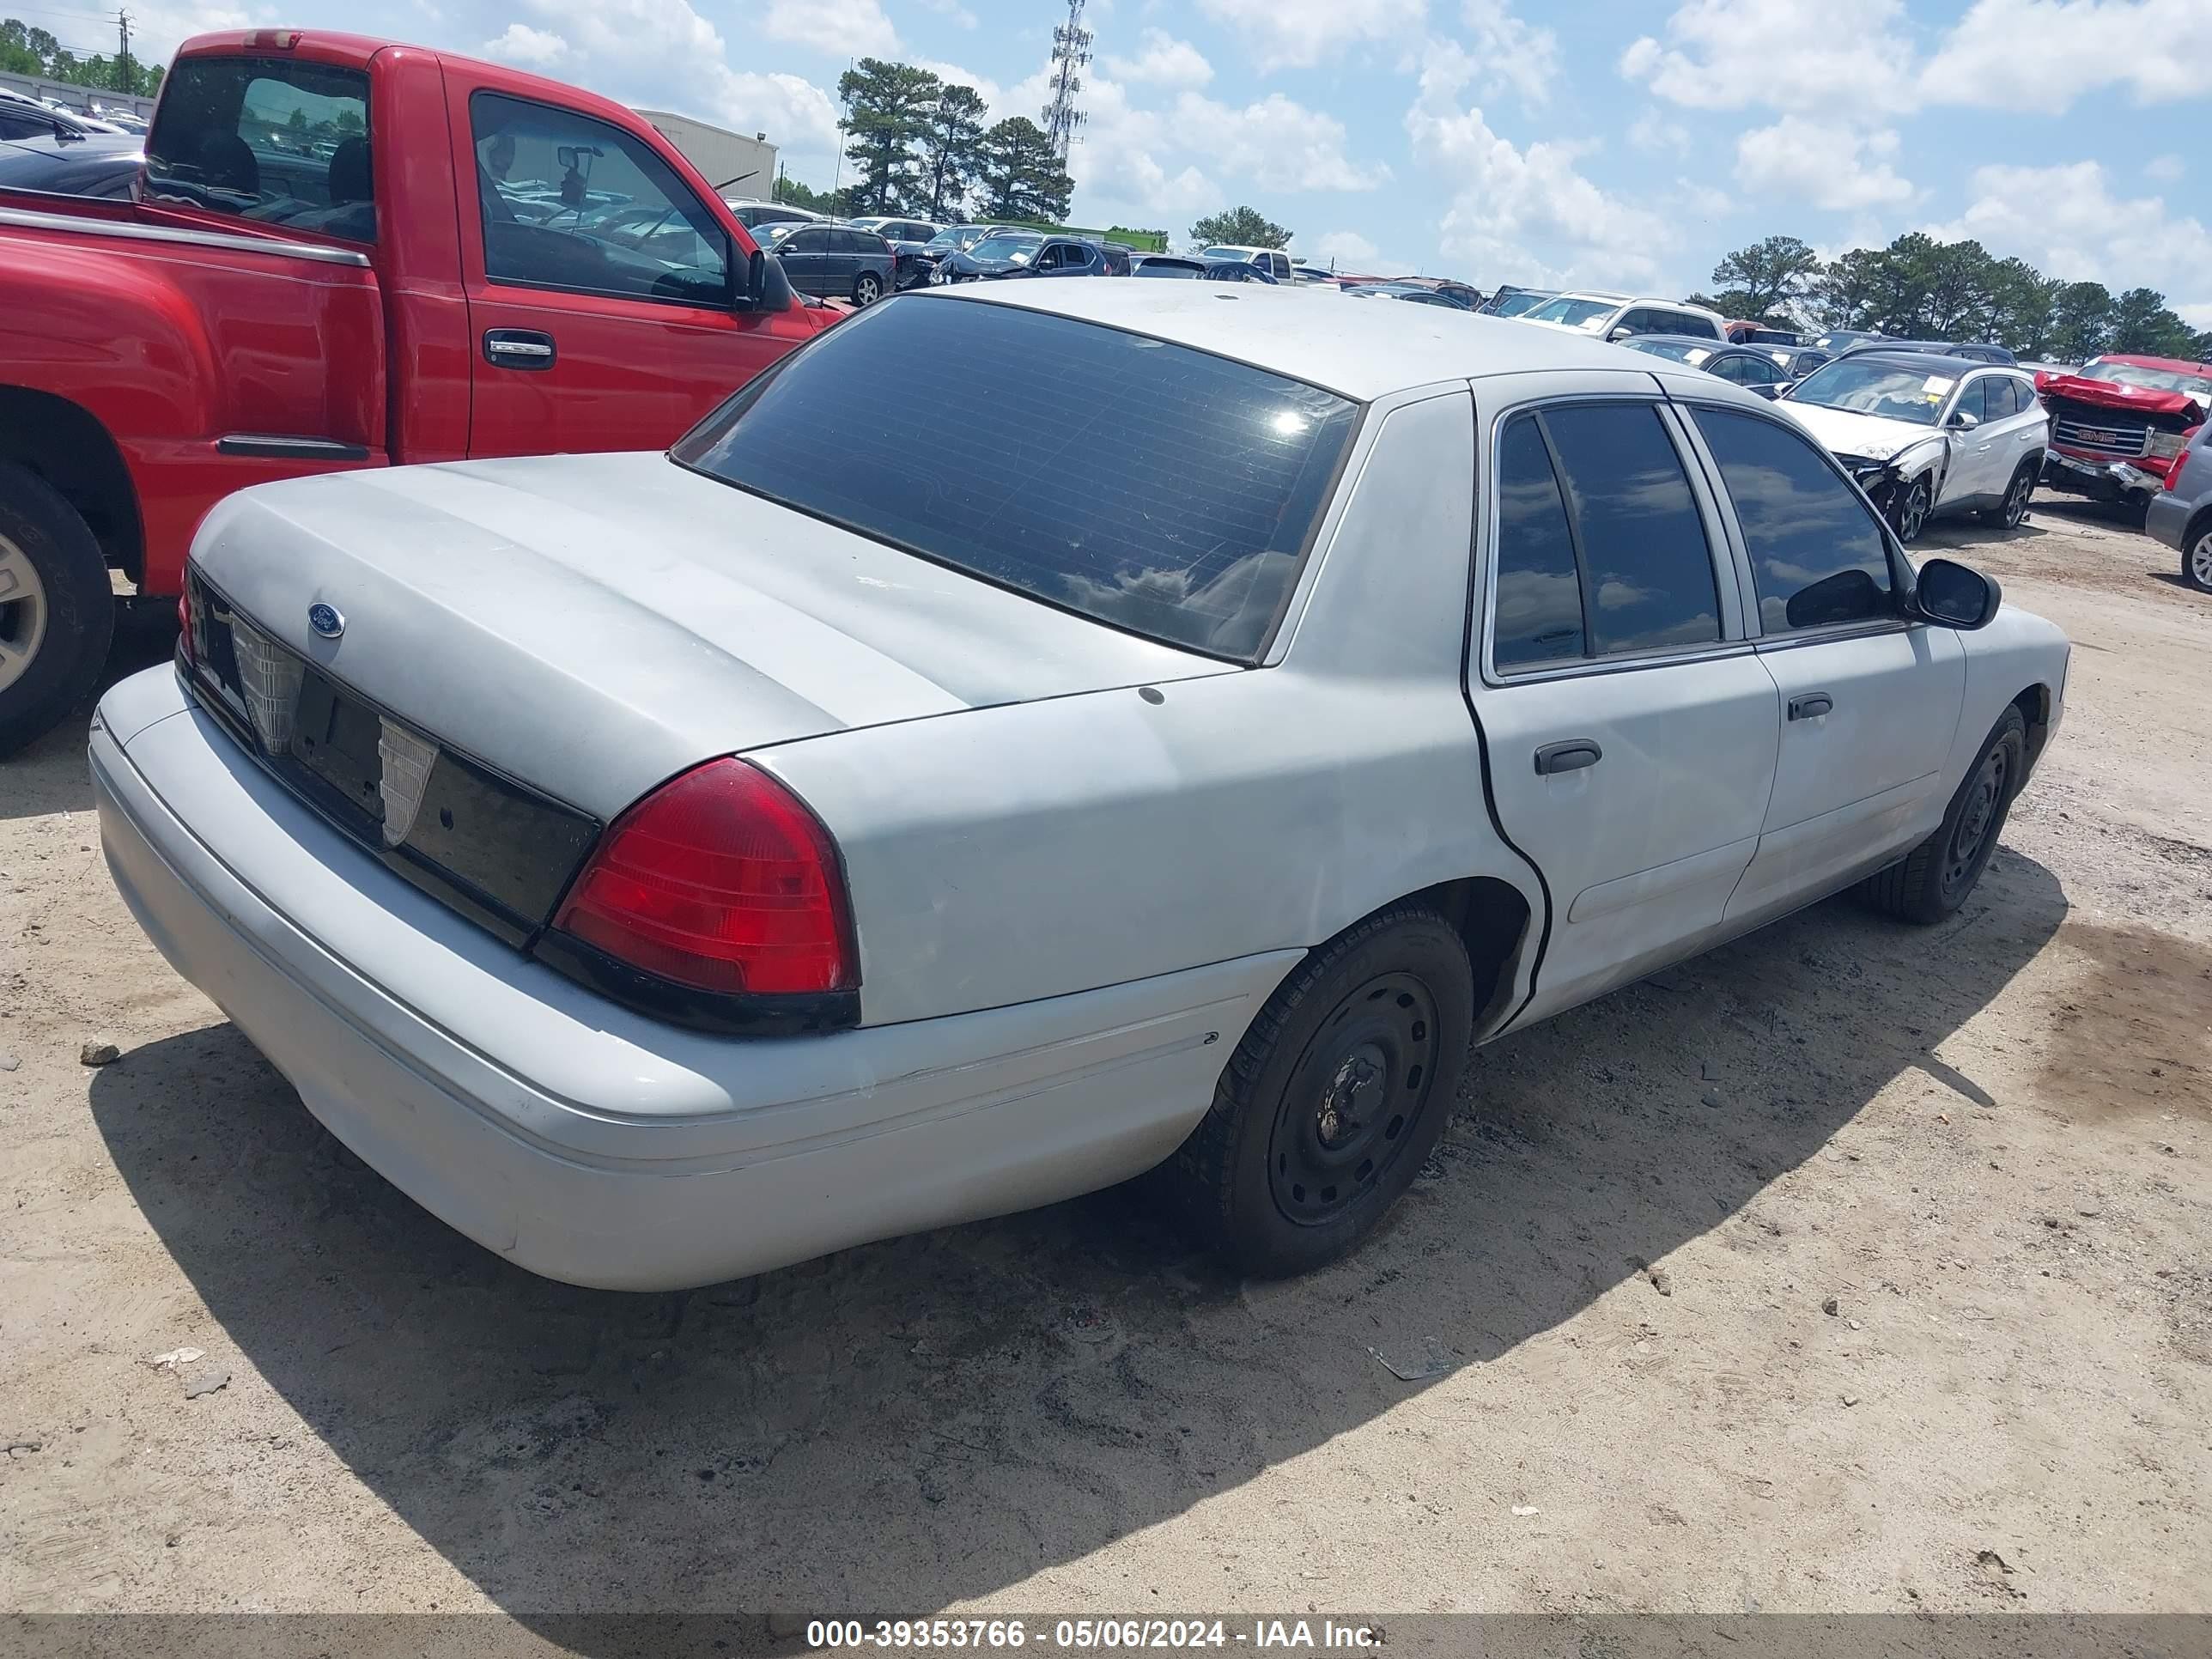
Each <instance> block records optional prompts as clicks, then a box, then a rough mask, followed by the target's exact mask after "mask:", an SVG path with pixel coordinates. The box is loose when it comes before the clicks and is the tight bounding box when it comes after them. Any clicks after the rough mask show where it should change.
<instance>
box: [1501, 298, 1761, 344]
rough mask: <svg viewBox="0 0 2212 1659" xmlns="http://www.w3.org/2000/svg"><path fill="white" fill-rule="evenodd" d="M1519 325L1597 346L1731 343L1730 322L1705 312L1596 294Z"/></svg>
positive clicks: (1559, 303) (1563, 302) (1540, 311)
mask: <svg viewBox="0 0 2212 1659" xmlns="http://www.w3.org/2000/svg"><path fill="white" fill-rule="evenodd" d="M1514 320H1515V321H1516V322H1522V323H1542V324H1543V325H1546V326H1547V327H1548V328H1563V329H1565V330H1567V331H1569V332H1571V333H1574V334H1585V335H1588V336H1589V337H1590V338H1592V339H1594V340H1626V339H1631V338H1632V337H1635V336H1636V335H1638V334H1688V335H1692V336H1694V337H1697V338H1699V339H1701V340H1703V339H1714V340H1725V339H1727V338H1728V325H1727V324H1728V319H1726V318H1724V317H1723V316H1722V315H1721V314H1720V313H1718V312H1715V311H1707V310H1706V309H1705V307H1702V306H1687V305H1684V304H1682V303H1681V301H1679V300H1650V299H1639V298H1638V297H1637V296H1636V295H1630V294H1601V293H1599V292H1597V291H1595V290H1594V289H1593V290H1585V291H1581V292H1576V293H1570V294H1562V295H1559V298H1557V299H1556V300H1547V301H1544V303H1543V304H1542V305H1540V306H1538V307H1536V308H1535V309H1534V311H1531V312H1528V313H1526V314H1524V315H1522V316H1520V317H1516V319H1514Z"/></svg>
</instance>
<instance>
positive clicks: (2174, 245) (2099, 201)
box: [1928, 161, 2212, 319]
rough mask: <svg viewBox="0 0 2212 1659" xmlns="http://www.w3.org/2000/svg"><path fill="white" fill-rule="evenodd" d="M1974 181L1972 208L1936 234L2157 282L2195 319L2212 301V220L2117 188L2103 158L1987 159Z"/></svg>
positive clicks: (2106, 275) (2067, 273)
mask: <svg viewBox="0 0 2212 1659" xmlns="http://www.w3.org/2000/svg"><path fill="white" fill-rule="evenodd" d="M1970 187H1971V189H1972V194H1973V199H1972V202H1971V203H1970V204H1968V206H1967V208H1966V211H1965V212H1964V213H1962V214H1961V215H1960V216H1959V217H1958V218H1956V219H1954V220H1953V221H1951V222H1950V223H1948V224H1945V225H1931V226H1929V227H1928V232H1929V234H1930V235H1932V236H1937V237H1940V238H1942V240H1945V241H1957V240H1960V238H1962V237H1968V236H1971V237H1972V238H1974V239H1975V240H1977V241H1978V242H1980V243H1981V244H1982V246H1984V247H1986V248H1988V249H1989V250H1990V252H1992V253H1996V254H2000V255H2007V254H2018V255H2019V256H2020V257H2021V258H2024V259H2026V260H2027V262H2028V263H2029V264H2033V265H2034V266H2035V267H2036V268H2037V269H2038V270H2041V271H2042V272H2043V273H2044V274H2045V276H2057V277H2063V278H2064V279H2065V280H2067V281H2069V282H2093V283H2104V284H2105V286H2106V287H2107V288H2109V289H2113V290H2114V291H2115V292H2118V291H2120V290H2122V289H2130V288H2136V287H2147V288H2154V289H2158V290H2159V291H2160V292H2161V293H2163V294H2164V295H2166V298H2167V300H2168V301H2169V302H2170V303H2172V305H2173V307H2174V309H2175V310H2176V311H2179V312H2180V313H2182V314H2183V315H2185V316H2187V317H2190V318H2191V319H2196V318H2198V317H2201V316H2203V314H2204V313H2205V312H2206V311H2207V309H2208V308H2212V230H2208V229H2207V228H2205V226H2204V223H2203V221H2201V220H2199V219H2197V218H2196V217H2195V216H2169V215H2168V214H2167V212H2166V203H2165V201H2164V199H2163V198H2161V197H2156V196H2146V197H2136V198H2134V199H2131V200H2130V199H2123V198H2121V197H2117V196H2115V195H2114V194H2113V193H2112V179H2111V177H2110V175H2109V174H2107V173H2106V171H2105V169H2104V167H2102V166H2101V165H2100V163H2098V162H2095V161H2075V162H2072V163H2070V164H2069V165H2065V166H2060V167H1977V168H1976V169H1975V170H1974V173H1973V177H1972V180H1971V186H1970Z"/></svg>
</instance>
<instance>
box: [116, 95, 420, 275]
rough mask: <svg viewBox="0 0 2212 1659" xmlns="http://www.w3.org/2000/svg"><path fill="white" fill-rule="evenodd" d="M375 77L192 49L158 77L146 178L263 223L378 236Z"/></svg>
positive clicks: (152, 185)
mask: <svg viewBox="0 0 2212 1659" xmlns="http://www.w3.org/2000/svg"><path fill="white" fill-rule="evenodd" d="M370 154H371V152H370V149H369V133H368V75H367V74H366V73H365V72H363V71H362V70H354V69H338V68H334V67H332V66H331V65H330V64H314V63H307V62H302V61H295V60H293V59H289V58H186V59H185V60H184V61H183V62H181V63H179V64H176V65H175V66H174V68H173V69H172V70H171V71H170V73H169V76H168V77H167V81H166V82H164V84H163V86H162V88H161V118H160V119H159V120H158V121H157V122H156V123H155V127H154V130H153V131H152V132H151V133H149V135H148V137H147V140H146V188H147V191H149V194H150V195H151V196H152V197H154V199H155V200H156V201H164V200H166V201H170V202H181V203H185V204H189V205H191V206H192V207H196V208H200V209H203V210H207V211H210V212H215V213H227V214H231V215H234V216H237V217H239V218H241V219H254V220H258V221H260V222H263V223H264V224H272V225H288V226H290V227H291V228H294V229H296V230H312V231H317V232H319V233H321V234H324V235H326V236H338V237H343V238H345V239H346V240H349V241H356V242H373V241H374V240H376V201H375V191H374V179H373V177H372V170H371V167H370Z"/></svg>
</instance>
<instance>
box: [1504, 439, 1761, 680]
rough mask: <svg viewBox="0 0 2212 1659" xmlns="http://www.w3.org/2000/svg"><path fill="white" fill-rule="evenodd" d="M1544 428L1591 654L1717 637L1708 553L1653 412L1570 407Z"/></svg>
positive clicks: (1716, 595) (1693, 501)
mask: <svg viewBox="0 0 2212 1659" xmlns="http://www.w3.org/2000/svg"><path fill="white" fill-rule="evenodd" d="M1544 424H1545V427H1546V428H1547V430H1548V432H1549V433H1550V435H1551V439H1552V447H1553V450H1554V451H1555V452H1556V453H1557V454H1558V456H1559V471H1560V482H1561V483H1563V484H1564V485H1565V488H1566V495H1567V505H1568V508H1569V510H1570V511H1571V513H1573V514H1574V521H1575V529H1576V532H1577V538H1578V539H1579V540H1580V542H1581V544H1582V554H1583V580H1585V581H1586V582H1587V583H1588V584H1589V630H1590V634H1591V646H1592V647H1593V649H1594V650H1595V653H1597V654H1599V655H1601V656H1603V655H1606V654H1607V653H1613V652H1619V651H1651V650H1657V649H1660V648H1662V647H1668V646H1679V645H1696V644H1699V643H1701V642H1702V641H1707V640H1717V639H1718V638H1720V636H1721V619H1720V599H1719V592H1718V590H1717V588H1716V587H1715V586H1714V583H1713V560H1712V553H1711V550H1710V548H1709V547H1708V546H1707V545H1706V543H1705V525H1704V523H1703V521H1702V520H1700V519H1699V517H1698V505H1697V501H1696V498H1695V497H1694V496H1692V495H1691V494H1690V483H1689V480H1688V479H1687V478H1686V477H1684V475H1683V471H1682V462H1681V458H1680V456H1678V455H1677V454H1676V453H1674V442H1673V441H1672V440H1671V439H1669V438H1668V435H1667V429H1666V428H1665V427H1663V426H1662V425H1661V424H1660V420H1659V412H1658V410H1656V409H1654V408H1652V407H1651V406H1650V405H1649V404H1565V405H1563V406H1561V407H1559V408H1556V409H1552V410H1546V411H1545V414H1544Z"/></svg>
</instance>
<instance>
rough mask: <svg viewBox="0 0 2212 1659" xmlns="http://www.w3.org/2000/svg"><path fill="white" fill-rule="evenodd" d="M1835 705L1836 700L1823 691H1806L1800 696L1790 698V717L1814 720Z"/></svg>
mask: <svg viewBox="0 0 2212 1659" xmlns="http://www.w3.org/2000/svg"><path fill="white" fill-rule="evenodd" d="M1835 706H1836V700H1835V699H1834V698H1833V697H1832V696H1829V695H1828V694H1827V693H1826V692H1825V691H1808V692H1807V693H1806V694H1805V695H1804V696H1802V697H1792V698H1790V719H1791V720H1818V719H1820V716H1821V715H1823V714H1826V713H1827V712H1828V711H1829V710H1830V709H1832V708H1834V707H1835Z"/></svg>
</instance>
